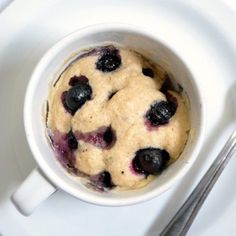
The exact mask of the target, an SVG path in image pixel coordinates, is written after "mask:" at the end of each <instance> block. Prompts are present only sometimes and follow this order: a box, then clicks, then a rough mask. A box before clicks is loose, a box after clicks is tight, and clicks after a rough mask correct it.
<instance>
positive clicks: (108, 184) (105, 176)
mask: <svg viewBox="0 0 236 236" xmlns="http://www.w3.org/2000/svg"><path fill="white" fill-rule="evenodd" d="M90 181H91V183H92V185H94V186H95V187H96V188H98V189H100V190H104V188H109V189H110V188H112V187H114V184H113V183H112V180H111V175H110V173H109V172H108V171H103V172H101V173H100V174H97V175H94V176H91V177H90Z"/></svg>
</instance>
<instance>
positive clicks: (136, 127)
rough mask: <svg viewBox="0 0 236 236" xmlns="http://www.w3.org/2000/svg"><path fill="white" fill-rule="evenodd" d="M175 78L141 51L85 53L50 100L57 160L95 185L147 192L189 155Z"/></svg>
mask: <svg viewBox="0 0 236 236" xmlns="http://www.w3.org/2000/svg"><path fill="white" fill-rule="evenodd" d="M168 82H169V78H168V75H167V74H166V72H165V71H163V69H162V68H160V67H159V66H157V65H154V64H152V63H150V62H149V61H148V60H147V59H145V58H144V57H143V56H141V55H140V54H138V53H136V52H134V51H131V50H128V49H124V48H117V47H114V46H112V45H109V46H103V47H99V48H95V49H91V50H90V51H87V52H85V53H82V54H81V55H80V56H79V57H78V58H77V59H76V60H74V61H73V62H72V63H71V64H70V65H69V66H68V67H67V68H66V69H65V70H64V71H63V72H62V74H61V75H60V77H59V78H58V80H57V81H56V82H55V84H54V85H53V86H52V88H51V89H50V92H49V97H48V114H47V121H46V122H47V128H48V134H49V137H50V140H51V143H52V146H53V148H54V149H55V151H56V156H57V157H58V159H59V161H60V162H61V163H62V164H63V166H65V167H66V168H67V169H68V170H69V171H70V172H73V173H75V174H77V175H81V174H83V175H84V176H85V177H87V178H88V179H89V182H90V185H92V186H94V187H95V188H96V189H99V190H104V189H110V188H113V187H115V186H117V187H120V188H123V189H135V188H140V187H142V186H145V185H146V184H148V183H149V182H150V181H151V180H152V179H153V177H154V176H155V175H158V174H160V173H161V172H162V170H163V169H165V168H166V167H167V166H168V165H169V164H170V163H172V162H173V161H175V160H176V159H177V158H178V157H179V155H180V154H181V152H182V150H183V148H184V146H185V143H186V141H187V138H188V132H189V129H190V124H189V114H188V109H187V107H186V104H185V100H184V98H183V97H182V95H181V93H180V92H176V91H174V90H173V86H171V84H170V83H168Z"/></svg>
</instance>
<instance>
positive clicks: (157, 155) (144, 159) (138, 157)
mask: <svg viewBox="0 0 236 236" xmlns="http://www.w3.org/2000/svg"><path fill="white" fill-rule="evenodd" d="M169 160H170V156H169V153H168V152H167V151H166V150H164V149H159V148H152V147H150V148H144V149H140V150H138V151H137V152H136V154H135V157H134V159H133V161H132V164H133V169H134V171H135V172H137V173H140V174H145V175H149V174H151V175H157V174H160V173H161V172H162V171H163V170H164V169H165V168H166V167H167V163H168V161H169Z"/></svg>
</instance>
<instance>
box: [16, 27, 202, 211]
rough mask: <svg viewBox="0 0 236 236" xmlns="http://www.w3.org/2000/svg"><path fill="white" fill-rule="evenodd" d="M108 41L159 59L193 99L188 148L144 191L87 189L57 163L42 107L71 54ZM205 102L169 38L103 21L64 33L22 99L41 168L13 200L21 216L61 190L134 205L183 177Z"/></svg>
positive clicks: (104, 202) (194, 153)
mask: <svg viewBox="0 0 236 236" xmlns="http://www.w3.org/2000/svg"><path fill="white" fill-rule="evenodd" d="M105 42H113V43H116V44H117V43H118V44H121V45H122V46H124V47H128V48H131V49H133V50H134V51H137V52H139V53H141V54H142V55H144V56H145V57H147V58H149V59H150V60H152V61H154V62H156V63H158V64H159V65H160V66H162V67H163V68H164V69H166V70H167V71H168V72H169V73H171V74H172V75H173V77H174V78H175V80H176V81H177V83H179V84H180V85H181V86H182V87H183V89H184V91H185V92H186V93H187V95H188V98H189V103H190V121H191V132H190V137H189V139H188V142H187V144H186V146H185V148H184V151H183V152H182V154H181V156H180V157H179V159H178V160H177V161H176V162H175V163H173V164H172V165H170V166H169V167H168V168H167V169H166V170H165V171H164V172H163V173H162V174H161V175H160V176H158V177H157V178H155V180H153V181H152V182H151V183H150V184H148V185H147V186H145V187H143V188H141V189H136V190H127V191H110V192H105V193H101V192H97V191H94V190H92V189H89V188H87V187H86V186H85V185H84V184H83V183H81V181H79V179H78V178H76V177H74V176H71V175H70V174H68V173H67V172H66V171H65V169H64V168H63V167H62V166H61V165H60V164H59V163H58V161H57V158H55V153H54V151H53V150H52V148H51V146H50V144H49V142H48V140H47V137H46V131H45V122H44V119H43V118H42V107H43V104H44V103H45V101H46V100H47V96H48V89H49V84H51V83H52V81H53V80H55V79H56V76H57V75H58V73H56V72H61V71H62V70H63V69H64V68H65V66H66V65H67V64H68V63H70V61H72V60H73V57H71V55H75V54H73V53H75V52H78V51H79V49H81V48H86V47H89V46H93V45H101V44H104V43H105ZM68 58H70V59H68ZM65 61H66V63H65ZM203 104H204V103H203V101H202V96H201V94H200V90H199V87H198V83H197V81H196V80H195V79H194V77H193V75H192V74H191V72H190V70H189V69H188V67H187V63H186V62H185V61H184V60H183V59H181V58H180V56H179V55H178V54H177V53H176V52H175V50H174V49H173V47H172V45H170V43H169V42H166V41H165V40H163V39H162V40H160V39H158V35H156V34H154V33H152V32H150V31H148V30H146V29H143V28H142V29H141V28H139V27H135V26H129V25H123V24H101V25H94V26H90V27H86V28H84V29H80V30H78V31H76V32H74V33H72V34H70V35H68V36H66V37H65V38H63V39H62V40H60V41H59V42H58V43H57V44H56V45H55V46H53V47H52V48H51V49H50V50H49V51H48V52H47V53H46V54H45V55H44V56H43V57H42V59H41V60H40V62H39V63H38V65H37V67H36V68H35V70H34V72H33V74H32V76H31V79H30V81H29V84H28V88H27V92H26V96H25V103H24V125H25V133H26V137H27V140H28V143H29V146H30V149H31V151H32V153H33V156H34V158H35V160H36V161H37V163H38V167H39V168H36V169H35V170H33V171H32V173H31V174H30V175H29V176H28V177H27V178H26V180H25V181H24V182H23V183H22V184H21V186H20V187H19V188H18V189H17V190H16V192H15V193H14V194H13V195H12V201H13V203H14V204H15V206H16V207H17V208H18V209H19V211H20V212H21V213H22V214H24V215H29V214H31V213H32V212H33V210H34V209H35V208H36V207H37V206H38V205H39V204H40V203H41V202H42V201H43V200H45V199H46V198H48V197H49V196H50V195H51V194H52V193H54V192H55V191H56V190H57V189H62V190H64V191H65V192H67V193H69V194H71V195H73V196H75V197H76V198H78V199H81V200H83V201H86V202H90V203H94V204H99V205H105V206H124V205H130V204H135V203H139V202H143V201H146V200H148V199H151V198H153V197H156V196H158V195H159V194H161V193H163V192H164V191H166V190H167V189H168V188H169V187H170V186H172V185H173V184H174V183H175V182H176V181H177V180H178V179H180V178H181V177H183V176H184V175H185V174H186V172H187V171H188V170H189V168H190V167H191V166H192V164H193V162H194V160H195V159H196V157H197V154H198V152H199V150H200V146H201V143H202V139H203V131H204V106H203Z"/></svg>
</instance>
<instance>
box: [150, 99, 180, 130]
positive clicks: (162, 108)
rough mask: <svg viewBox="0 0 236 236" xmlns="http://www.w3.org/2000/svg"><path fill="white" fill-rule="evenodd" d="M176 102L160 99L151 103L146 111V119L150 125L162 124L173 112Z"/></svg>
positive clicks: (166, 121) (167, 120)
mask: <svg viewBox="0 0 236 236" xmlns="http://www.w3.org/2000/svg"><path fill="white" fill-rule="evenodd" d="M176 109H177V104H176V103H174V102H170V101H161V102H157V103H155V104H153V105H152V106H151V108H150V109H149V110H148V112H147V113H146V119H147V120H148V121H149V122H150V123H151V125H152V126H159V125H164V124H167V123H168V122H169V120H170V119H171V117H172V116H173V115H174V114H175V112H176Z"/></svg>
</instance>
